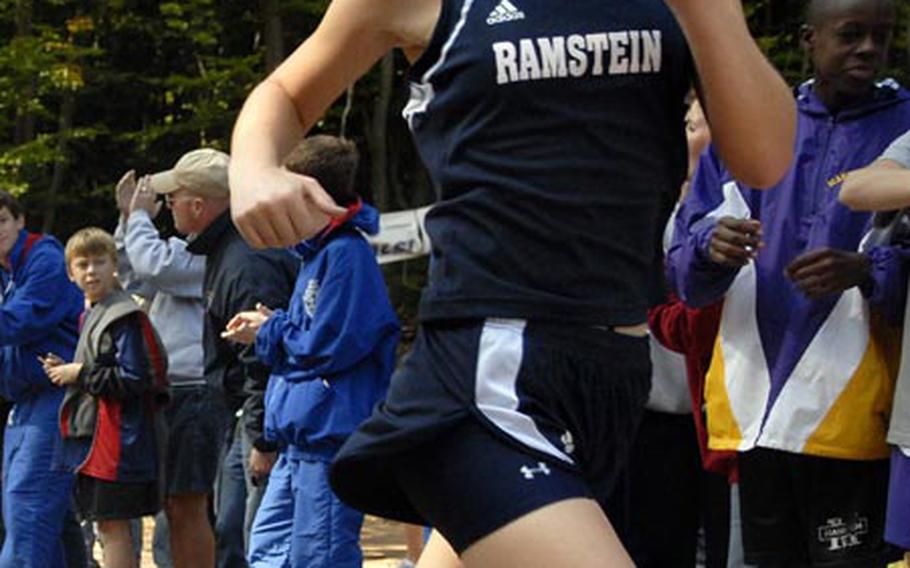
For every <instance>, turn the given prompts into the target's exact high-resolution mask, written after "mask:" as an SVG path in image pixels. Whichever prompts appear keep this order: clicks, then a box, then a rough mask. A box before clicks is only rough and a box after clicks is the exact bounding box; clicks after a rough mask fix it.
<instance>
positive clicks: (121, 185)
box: [114, 170, 136, 218]
mask: <svg viewBox="0 0 910 568" xmlns="http://www.w3.org/2000/svg"><path fill="white" fill-rule="evenodd" d="M135 191H136V170H130V171H128V172H126V173H125V174H123V175H122V176H121V177H120V181H118V182H117V185H116V186H114V200H115V201H116V202H117V210H118V211H120V216H121V217H123V218H126V217H129V215H130V203H131V202H132V200H133V194H134V193H135Z"/></svg>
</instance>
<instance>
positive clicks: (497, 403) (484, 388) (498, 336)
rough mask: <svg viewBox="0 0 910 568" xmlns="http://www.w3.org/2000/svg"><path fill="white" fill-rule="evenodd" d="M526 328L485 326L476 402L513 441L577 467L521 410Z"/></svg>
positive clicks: (512, 323)
mask: <svg viewBox="0 0 910 568" xmlns="http://www.w3.org/2000/svg"><path fill="white" fill-rule="evenodd" d="M526 324H527V322H525V321H524V320H516V319H493V318H490V319H487V320H486V321H485V322H484V326H483V331H482V332H481V334H480V348H479V350H478V353H477V376H476V377H475V378H474V400H475V402H476V404H477V408H478V409H479V410H480V412H481V413H482V414H483V415H484V416H486V417H487V419H488V420H489V421H490V422H492V423H493V424H494V425H495V426H496V427H497V428H499V429H500V430H502V431H503V432H505V433H506V434H508V435H509V436H510V437H512V438H515V439H516V440H517V441H519V442H521V443H522V444H524V445H525V446H527V447H529V448H532V449H534V450H537V451H540V452H544V453H546V454H549V455H551V456H553V457H555V458H558V459H560V460H562V461H565V462H568V463H574V461H573V460H572V458H570V457H569V456H568V455H566V454H565V453H564V452H562V451H560V450H559V448H557V447H556V446H554V445H553V444H552V443H550V441H549V440H548V439H547V438H546V437H544V435H543V434H541V433H540V430H538V429H537V425H536V424H535V423H534V420H532V419H531V417H530V416H528V415H526V414H522V413H521V412H520V411H519V410H518V392H517V390H516V383H517V381H518V372H519V371H520V369H521V358H522V354H523V352H524V341H523V335H524V330H525V326H526Z"/></svg>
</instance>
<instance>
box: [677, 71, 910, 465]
mask: <svg viewBox="0 0 910 568" xmlns="http://www.w3.org/2000/svg"><path fill="white" fill-rule="evenodd" d="M797 94H798V110H799V117H798V123H797V137H796V149H795V157H794V161H793V165H792V166H791V168H790V171H789V172H788V173H787V174H786V176H785V177H784V179H783V180H782V181H781V182H780V183H778V184H777V185H776V186H775V187H774V188H772V189H769V190H766V191H757V190H754V189H752V188H749V187H746V186H744V185H743V184H740V183H735V182H734V180H733V179H732V177H731V176H730V173H729V172H728V171H727V170H726V168H725V167H724V165H723V164H722V163H721V162H720V158H719V157H718V155H717V153H716V150H715V149H714V148H713V147H709V148H708V150H706V152H705V153H704V154H703V155H702V157H701V160H700V162H699V166H698V169H697V171H696V174H695V178H694V180H693V183H692V188H691V192H690V194H689V196H688V197H687V199H686V201H685V202H684V203H683V205H682V207H681V209H680V211H679V215H678V217H677V219H676V231H675V238H674V242H673V244H672V246H671V248H670V251H669V252H668V271H669V280H670V282H671V285H672V286H673V287H674V288H675V289H676V291H677V293H678V295H679V296H680V298H681V299H682V300H683V301H684V302H685V303H686V304H688V305H690V306H693V307H700V306H706V305H708V304H711V303H713V302H715V301H717V300H719V299H721V298H724V297H727V300H728V302H727V305H728V308H729V310H728V311H730V312H731V313H728V314H727V318H728V323H729V324H730V325H729V326H728V328H729V329H733V328H736V327H741V328H742V329H746V328H748V327H749V326H751V328H752V329H753V330H756V338H755V341H754V342H753V344H752V345H751V347H750V346H743V345H734V344H733V343H735V342H736V341H738V340H739V338H731V337H730V334H729V333H728V336H727V337H726V339H728V340H730V343H729V344H723V347H725V348H727V350H726V351H725V352H724V354H726V355H727V356H728V357H727V359H728V360H727V361H726V363H727V370H726V375H727V378H728V384H727V385H726V387H723V385H721V387H722V390H721V391H717V390H715V394H718V393H719V394H721V395H722V396H721V397H720V398H729V399H730V400H729V402H730V406H733V407H734V408H733V410H732V411H730V409H729V408H725V409H722V410H723V412H722V413H720V415H721V419H718V420H715V422H723V421H728V422H731V429H728V430H727V433H728V434H729V433H730V432H733V433H734V434H735V435H733V436H732V438H730V436H728V437H727V442H726V443H723V442H721V443H720V444H719V446H723V447H719V446H718V445H717V444H712V447H715V448H716V449H739V450H747V449H749V447H751V446H753V445H764V446H770V447H778V448H779V449H784V450H789V451H798V452H804V453H810V454H817V455H828V456H839V457H858V456H860V455H861V454H862V452H858V451H856V452H855V451H853V449H856V448H859V447H860V446H861V445H862V444H865V443H869V442H868V440H866V441H861V440H859V438H860V437H861V436H859V435H858V434H857V435H856V438H857V439H856V440H853V441H851V442H844V440H843V438H844V427H843V426H842V425H841V426H838V427H836V428H835V427H833V426H831V425H830V424H824V423H823V422H824V421H825V420H827V419H829V418H830V416H828V417H825V416H823V415H822V414H824V412H825V411H829V410H830V408H821V409H819V408H815V409H811V408H808V409H807V408H805V406H812V405H813V404H822V405H823V404H825V403H824V402H822V403H818V402H813V401H812V398H813V396H814V395H813V394H812V392H811V389H812V388H814V386H813V384H812V380H813V379H812V377H811V376H810V375H811V374H812V373H815V376H816V377H824V376H827V371H825V369H824V368H823V364H821V363H819V361H818V357H817V355H818V354H819V353H822V350H821V349H814V350H809V346H810V343H812V342H813V340H814V339H815V338H816V337H817V336H819V337H820V338H821V337H824V338H827V337H828V335H826V334H833V333H835V332H836V329H830V330H829V329H828V328H831V327H836V325H835V323H836V322H832V321H830V320H832V317H833V315H832V314H835V315H838V316H840V315H843V317H845V318H847V317H848V314H853V315H850V316H849V317H854V316H855V315H856V314H859V313H861V312H862V314H865V312H863V310H867V309H868V308H867V306H871V307H873V308H877V309H878V310H879V311H880V312H881V313H883V314H884V315H885V316H886V317H887V318H888V319H889V320H891V321H899V319H900V317H901V314H902V311H903V305H904V302H905V299H906V298H905V296H906V289H905V286H904V285H903V283H904V282H906V278H907V266H908V264H907V262H906V261H907V258H908V255H907V253H906V252H905V251H902V250H899V249H896V248H894V247H888V246H878V247H873V248H871V249H870V250H868V251H866V254H867V255H868V256H869V258H870V259H871V261H872V267H873V268H872V274H871V278H870V279H869V281H868V282H867V283H865V284H864V285H863V286H862V287H861V290H860V291H861V292H862V297H864V298H865V299H866V300H867V301H868V304H866V303H865V302H862V299H861V298H860V296H859V295H858V294H857V293H856V291H855V289H854V290H852V291H847V292H845V293H844V294H838V295H832V296H830V297H825V298H822V299H820V300H815V301H812V300H809V299H807V298H806V297H805V296H803V295H802V294H801V293H800V292H799V291H798V290H797V289H796V287H795V286H794V285H793V283H792V282H791V281H790V280H788V279H787V277H786V276H785V275H784V268H785V267H786V266H787V265H788V264H789V263H790V262H791V261H792V260H793V259H795V258H796V257H797V256H799V255H800V254H803V253H805V252H808V251H811V250H815V249H819V248H825V247H827V248H835V249H842V250H848V251H856V250H858V248H859V245H860V242H861V240H862V238H863V235H864V234H865V233H866V232H867V231H868V229H869V224H870V220H871V216H870V215H869V214H868V213H857V212H852V211H850V210H849V209H848V208H847V207H845V206H843V205H842V204H841V203H840V202H839V201H838V199H837V198H838V193H839V189H840V185H841V182H842V181H843V176H844V174H845V173H846V172H848V171H850V170H854V169H857V168H860V167H863V166H866V165H868V164H869V163H871V162H873V161H874V160H875V159H876V158H878V156H879V155H880V154H881V153H882V152H883V151H884V149H885V148H886V147H887V146H888V144H889V143H890V142H891V141H892V140H893V139H895V138H896V137H897V136H899V135H900V134H902V133H903V132H905V131H906V130H907V129H908V128H910V93H908V92H907V91H906V90H904V89H902V88H901V87H899V86H898V85H897V84H896V83H894V82H893V81H890V80H889V81H884V82H882V83H880V84H878V85H877V87H876V91H875V95H874V97H872V99H871V100H869V101H867V102H865V103H863V104H861V105H858V106H855V107H852V108H848V109H844V110H843V111H841V112H840V113H839V114H838V115H832V114H831V113H830V112H828V110H827V109H826V108H825V106H824V105H823V104H822V102H821V101H820V100H819V99H818V98H817V97H816V95H815V93H814V92H813V90H812V84H811V81H810V82H808V83H806V84H804V85H802V86H801V87H800V88H799V89H798V91H797ZM724 215H732V216H740V217H751V218H754V219H759V220H761V222H762V226H763V238H764V241H765V243H766V247H765V248H764V249H762V250H761V252H760V253H759V255H758V258H757V259H756V260H755V262H754V263H750V264H749V265H747V267H745V268H743V269H735V268H728V267H724V266H720V265H716V264H714V263H712V262H711V261H710V260H709V258H708V253H707V247H708V244H709V241H710V238H711V234H712V232H713V229H714V226H715V224H716V223H717V219H719V218H720V217H722V216H724ZM734 281H736V282H737V283H738V284H739V285H738V286H737V285H734ZM731 286H732V287H733V289H734V290H735V293H736V294H740V295H743V294H741V293H740V291H742V290H747V291H748V292H747V294H746V295H748V294H751V296H752V298H749V299H747V300H746V302H745V303H744V304H742V306H743V308H742V311H740V312H739V313H738V314H736V315H735V316H736V317H737V318H738V320H737V321H734V320H733V318H734V314H733V313H732V310H734V309H737V308H736V307H735V306H730V302H729V299H730V294H729V292H730V290H731ZM844 296H847V297H846V298H843V301H841V300H842V297H844ZM853 296H855V297H856V298H857V299H858V300H857V299H854V298H853ZM839 303H840V304H842V305H841V306H840V308H839V309H838V310H835V308H836V307H837V306H838V304H839ZM847 304H849V305H847ZM851 310H852V311H851ZM863 317H865V316H863ZM744 318H746V319H750V318H754V323H749V322H746V323H743V320H744ZM826 322H827V327H826ZM740 324H742V325H740ZM823 331H824V333H822V332H823ZM723 332H724V324H723V322H722V324H721V333H722V334H723ZM737 333H739V332H737ZM745 334H746V332H745V331H743V332H742V333H740V335H745ZM867 335H868V332H867V333H866V335H862V334H860V335H858V336H857V338H856V341H853V343H856V342H857V341H863V342H866V341H867V340H868V337H867ZM863 338H865V339H863ZM841 339H843V340H844V341H845V342H847V343H850V339H849V338H841ZM723 341H724V339H723V338H722V339H721V340H719V345H720V344H721V343H722V342H723ZM819 341H821V339H819V340H817V342H819ZM863 344H864V345H865V343H863ZM817 347H823V346H817ZM716 352H717V351H716ZM810 352H811V353H812V354H813V356H814V357H815V359H814V360H809V361H807V360H806V359H807V356H806V353H810ZM870 357H872V356H871V355H869V353H865V352H860V353H858V360H859V361H862V362H867V359H869V358H870ZM731 359H735V360H736V361H734V363H737V362H738V363H743V362H745V363H748V364H745V363H743V364H742V365H741V366H740V367H738V369H739V370H748V371H749V372H750V373H751V371H753V370H755V369H754V368H753V367H750V365H753V364H756V361H755V360H756V359H758V360H760V363H759V366H760V367H762V368H760V369H758V371H759V372H758V373H755V374H753V375H754V376H756V377H758V376H759V375H760V376H761V377H764V379H762V378H761V377H758V378H755V379H754V381H753V383H752V384H750V385H747V386H748V389H747V388H746V387H745V386H743V385H735V384H729V381H730V380H731V377H729V375H730V373H731V371H730V368H731V365H732V363H731ZM722 363H723V361H722V362H721V365H719V366H720V367H723V364H722ZM813 365H814V366H813ZM795 369H796V371H794V370H795ZM806 369H808V370H806ZM819 369H821V370H820V371H819ZM869 369H871V367H870V366H869V365H866V366H861V365H859V364H857V366H856V368H854V369H848V371H850V373H852V372H853V371H856V372H859V371H860V370H863V371H864V372H866V371H869ZM718 373H720V374H723V373H725V371H724V369H723V368H721V369H719V370H718ZM795 373H803V374H804V375H805V374H806V373H809V374H808V375H806V378H805V380H806V385H808V386H807V387H806V389H804V391H803V392H801V393H800V394H799V395H798V396H797V395H796V394H794V395H793V396H794V397H796V398H795V399H794V400H796V402H792V401H790V400H788V401H786V402H787V404H786V406H787V409H786V411H787V412H790V413H793V414H798V413H799V412H803V411H805V412H807V413H808V414H810V415H811V414H813V413H815V414H818V424H815V425H814V426H812V427H811V428H810V429H811V431H807V432H805V435H804V436H802V438H800V439H799V440H797V439H796V438H791V439H788V440H787V441H781V439H777V438H775V439H773V440H770V439H769V440H767V443H762V440H761V439H760V438H761V436H762V435H763V434H765V432H763V430H764V429H766V427H767V424H766V423H767V422H768V421H769V415H770V414H771V413H772V409H773V407H774V405H775V402H776V400H777V398H778V396H779V395H780V393H781V391H782V390H783V389H784V386H785V385H786V384H787V383H788V380H789V379H790V377H791V375H794V374H795ZM835 374H836V373H835ZM848 375H849V373H848ZM765 379H766V380H767V383H768V384H767V385H764V384H762V381H763V380H765ZM854 379H855V376H854V375H849V376H846V377H845V378H844V381H845V384H846V383H847V382H849V381H852V380H854ZM718 380H720V379H718ZM732 380H736V379H735V378H733V379H732ZM749 380H752V379H749ZM870 380H871V379H870ZM875 380H883V379H875ZM709 382H710V379H709ZM815 382H816V383H817V382H818V381H815ZM794 388H796V387H794ZM837 388H838V387H835V391H836V389H837ZM857 388H858V387H857ZM876 388H879V389H880V390H881V391H882V397H886V396H888V392H887V390H888V387H887V385H884V384H882V385H879V386H877V387H876ZM724 389H725V390H726V391H727V392H724ZM749 389H751V390H749ZM845 389H846V387H845ZM707 390H708V391H710V390H711V386H710V384H709V386H708V389H707ZM829 390H830V389H829ZM734 391H742V392H741V394H743V393H745V392H747V391H748V392H749V393H750V395H751V396H752V398H753V399H756V400H753V401H751V402H749V403H743V404H740V407H739V408H735V407H736V406H737V404H739V403H738V402H737V400H735V395H736V392H734ZM839 392H840V391H837V392H834V395H838V394H839ZM844 392H846V390H845V391H844ZM763 394H764V395H765V398H764V399H762V397H761V395H763ZM709 395H710V392H709ZM832 396H833V395H832ZM800 397H802V398H801V400H800ZM834 398H837V397H834ZM840 398H843V397H840ZM758 399H761V401H758ZM761 402H763V403H764V404H763V405H762V404H761ZM829 402H831V405H832V406H833V404H835V403H836V400H832V401H829ZM866 402H869V401H866ZM726 403H727V401H726V400H724V404H726ZM869 404H870V405H871V406H870V407H875V408H878V406H879V405H880V404H884V403H883V402H882V401H878V400H876V401H873V402H870V403H869ZM801 405H802V406H801ZM747 407H749V408H747ZM710 410H711V407H710V401H709V413H710ZM728 412H732V418H731V416H730V415H728V414H727V413H728ZM780 412H784V410H781V411H780ZM829 414H830V413H829ZM747 415H751V418H744V416H747ZM794 420H795V421H794V424H799V423H800V422H799V421H798V420H796V419H794ZM801 420H803V422H806V421H811V420H812V418H811V417H810V418H805V417H804V418H803V419H801ZM710 421H711V418H710V415H709V422H710ZM734 423H735V424H734ZM750 423H751V424H752V426H754V428H753V429H752V430H751V431H750V432H751V433H750V432H747V430H750V426H749V424H750ZM709 428H710V424H709ZM835 429H838V430H839V432H838V434H836V435H835V434H832V433H831V432H833V431H834V430H835ZM737 436H738V437H737ZM782 436H783V437H787V436H788V434H782ZM824 436H827V439H826V440H824V441H822V440H820V437H824ZM876 436H877V434H876ZM731 439H733V441H731ZM854 443H855V445H856V448H853V449H850V450H845V451H841V449H840V448H842V447H846V446H850V445H851V444H854ZM864 457H865V456H864ZM868 457H871V456H868Z"/></svg>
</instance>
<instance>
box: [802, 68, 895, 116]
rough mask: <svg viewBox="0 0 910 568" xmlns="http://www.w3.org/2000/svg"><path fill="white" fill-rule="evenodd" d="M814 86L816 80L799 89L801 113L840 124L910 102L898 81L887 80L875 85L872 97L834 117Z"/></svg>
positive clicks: (807, 82) (809, 81) (811, 80)
mask: <svg viewBox="0 0 910 568" xmlns="http://www.w3.org/2000/svg"><path fill="white" fill-rule="evenodd" d="M814 84H815V79H810V80H808V81H806V82H805V83H803V84H802V85H800V86H799V87H797V89H796V104H797V107H798V108H799V111H800V112H803V113H806V114H809V115H812V116H816V117H830V118H833V119H835V120H837V121H839V122H843V121H849V120H856V119H858V118H862V117H863V116H866V115H868V114H870V113H873V112H876V111H878V110H880V109H882V108H885V107H889V106H893V105H896V104H900V103H903V102H907V101H908V100H910V93H908V92H907V91H906V90H905V89H904V88H903V87H901V86H900V84H899V83H898V82H897V81H895V80H894V79H891V78H886V79H882V80H881V81H878V82H877V83H875V85H873V87H872V95H871V96H870V97H868V98H865V99H863V100H862V101H860V102H858V103H856V104H854V105H853V106H849V107H846V108H843V109H841V111H840V112H838V113H837V114H836V115H833V114H831V111H829V110H828V107H826V106H825V104H824V103H823V102H822V101H821V99H819V98H818V95H817V94H816V93H815V89H814V88H813V85H814Z"/></svg>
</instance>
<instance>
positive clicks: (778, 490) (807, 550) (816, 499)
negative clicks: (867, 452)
mask: <svg viewBox="0 0 910 568" xmlns="http://www.w3.org/2000/svg"><path fill="white" fill-rule="evenodd" d="M740 456H741V459H740V462H739V473H740V497H741V500H742V521H743V547H744V549H745V556H746V563H747V564H750V565H756V566H780V565H786V564H792V565H794V566H801V565H804V566H825V567H838V568H840V567H856V568H877V567H880V566H886V565H887V563H888V562H889V561H890V560H892V559H893V551H892V550H891V549H890V547H888V546H887V545H885V542H884V540H883V532H884V523H885V499H886V494H887V490H888V460H876V461H853V460H840V459H832V458H821V457H815V456H806V455H800V454H791V453H788V452H781V451H777V450H769V449H764V448H758V449H754V450H751V451H748V452H745V453H743V454H740Z"/></svg>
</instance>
